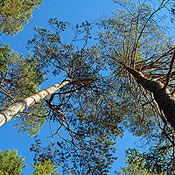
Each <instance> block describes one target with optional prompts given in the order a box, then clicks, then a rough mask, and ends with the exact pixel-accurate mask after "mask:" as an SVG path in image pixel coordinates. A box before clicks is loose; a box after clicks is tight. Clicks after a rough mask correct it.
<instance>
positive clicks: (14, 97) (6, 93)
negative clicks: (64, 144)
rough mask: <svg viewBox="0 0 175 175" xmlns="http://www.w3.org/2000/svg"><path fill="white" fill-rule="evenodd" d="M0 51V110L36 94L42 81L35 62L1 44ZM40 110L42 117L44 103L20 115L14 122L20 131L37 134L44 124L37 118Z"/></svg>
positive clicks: (41, 119)
mask: <svg viewBox="0 0 175 175" xmlns="http://www.w3.org/2000/svg"><path fill="white" fill-rule="evenodd" d="M0 51H1V52H0V59H1V74H0V94H1V97H0V101H1V109H3V108H4V107H6V106H7V105H9V104H11V103H12V102H15V101H19V100H22V99H23V98H24V97H27V96H29V95H32V94H33V93H36V92H37V91H38V90H39V86H40V84H41V83H42V82H43V81H44V75H43V74H42V73H41V72H40V71H39V69H38V63H37V62H36V61H34V60H33V61H31V60H30V59H28V60H27V59H25V58H24V57H23V56H22V55H21V54H18V53H17V52H15V51H13V50H12V49H10V47H9V46H7V45H5V44H2V45H1V46H0ZM40 110H41V111H42V116H43V115H46V109H45V108H44V103H41V104H37V105H36V106H34V107H32V108H31V109H29V110H28V111H26V113H23V114H22V115H20V117H19V118H18V119H17V122H16V126H18V127H19V128H20V131H25V130H28V131H29V133H30V134H29V135H33V134H36V133H38V132H39V128H40V127H41V126H42V125H43V124H44V122H45V119H44V118H41V117H37V116H38V115H39V113H41V112H40ZM40 115H41V114H40ZM26 116H27V117H26Z"/></svg>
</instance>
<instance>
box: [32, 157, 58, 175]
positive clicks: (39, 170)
mask: <svg viewBox="0 0 175 175" xmlns="http://www.w3.org/2000/svg"><path fill="white" fill-rule="evenodd" d="M32 166H33V168H34V169H35V172H34V173H32V175H61V174H60V173H57V166H56V165H54V164H53V163H52V161H51V160H40V162H39V163H36V165H34V164H32Z"/></svg>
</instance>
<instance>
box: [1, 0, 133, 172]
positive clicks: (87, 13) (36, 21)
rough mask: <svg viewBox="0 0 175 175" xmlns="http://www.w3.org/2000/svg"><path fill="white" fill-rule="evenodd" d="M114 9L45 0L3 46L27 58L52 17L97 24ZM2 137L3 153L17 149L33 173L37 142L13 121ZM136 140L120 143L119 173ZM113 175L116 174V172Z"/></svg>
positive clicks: (99, 1)
mask: <svg viewBox="0 0 175 175" xmlns="http://www.w3.org/2000/svg"><path fill="white" fill-rule="evenodd" d="M113 10H115V7H114V5H113V1H112V0H44V3H43V5H42V6H40V8H39V9H38V10H35V11H34V13H33V18H32V19H31V20H30V21H29V23H28V24H27V25H25V26H24V30H23V31H21V32H20V33H19V34H17V35H16V36H15V37H10V36H5V35H2V37H1V43H9V44H10V46H11V48H13V49H14V50H16V51H18V52H20V53H22V54H24V55H25V54H26V51H27V50H26V48H25V47H26V43H27V40H29V39H32V36H33V34H34V32H33V31H34V30H33V28H34V27H35V26H36V25H37V26H39V27H42V26H44V27H47V26H48V20H49V18H50V17H58V18H59V19H60V20H64V21H68V22H70V23H71V24H77V23H81V22H83V21H85V20H88V21H94V20H96V19H97V18H99V17H102V16H103V15H107V16H111V14H112V11H113ZM51 83H52V82H51ZM49 86H50V84H47V83H46V84H44V86H43V87H49ZM45 131H46V130H45ZM0 138H1V139H0V149H2V150H3V151H4V150H5V149H7V148H10V149H11V150H12V149H17V150H18V152H19V155H22V156H25V162H26V164H28V166H27V168H25V169H24V171H23V174H24V175H30V174H31V171H32V170H31V165H30V163H31V162H32V158H33V157H32V154H31V152H30V151H29V148H30V145H31V143H32V142H33V139H31V138H29V137H27V136H26V135H19V134H18V133H17V130H16V129H14V128H13V125H12V122H9V123H7V124H6V125H5V126H3V127H1V128H0ZM135 141H136V140H135V138H134V137H133V136H130V135H128V134H126V136H125V137H124V138H123V139H118V140H117V155H118V157H119V159H118V160H117V161H116V162H115V164H114V165H113V170H115V169H117V170H119V168H120V166H121V165H124V162H125V160H124V151H125V149H127V148H128V147H133V146H134V143H135ZM110 174H111V175H112V174H113V173H112V171H111V173H110Z"/></svg>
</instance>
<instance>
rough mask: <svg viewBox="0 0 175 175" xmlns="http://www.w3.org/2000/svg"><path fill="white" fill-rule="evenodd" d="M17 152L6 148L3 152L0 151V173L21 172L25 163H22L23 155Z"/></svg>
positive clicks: (18, 173)
mask: <svg viewBox="0 0 175 175" xmlns="http://www.w3.org/2000/svg"><path fill="white" fill-rule="evenodd" d="M17 154H18V152H17V151H16V150H13V151H10V150H9V149H7V150H6V151H4V153H3V152H2V151H0V174H2V175H9V174H15V175H20V174H21V171H22V168H25V166H26V165H24V157H21V156H18V155H17Z"/></svg>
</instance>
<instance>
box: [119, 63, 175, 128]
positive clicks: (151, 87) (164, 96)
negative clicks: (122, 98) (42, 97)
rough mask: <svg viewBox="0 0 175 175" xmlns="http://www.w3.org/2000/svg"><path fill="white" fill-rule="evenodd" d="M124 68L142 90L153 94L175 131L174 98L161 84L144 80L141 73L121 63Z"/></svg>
mask: <svg viewBox="0 0 175 175" xmlns="http://www.w3.org/2000/svg"><path fill="white" fill-rule="evenodd" d="M121 64H122V65H123V66H124V68H125V69H126V70H127V71H128V72H129V73H130V74H131V75H132V76H133V77H134V79H135V80H136V81H137V83H139V84H140V85H141V86H142V87H143V88H144V89H146V90H148V91H150V92H152V93H153V96H154V99H155V101H156V102H157V104H158V106H159V108H160V110H162V111H163V113H164V115H165V117H166V119H167V121H168V122H169V123H170V124H171V126H172V127H173V128H174V130H175V97H174V96H173V95H171V93H170V91H169V90H168V89H167V88H164V85H163V84H162V83H161V82H156V81H153V80H150V79H148V78H146V77H145V76H144V75H143V74H142V73H141V72H139V71H137V70H135V69H133V68H130V67H129V66H127V65H125V64H124V63H121Z"/></svg>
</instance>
